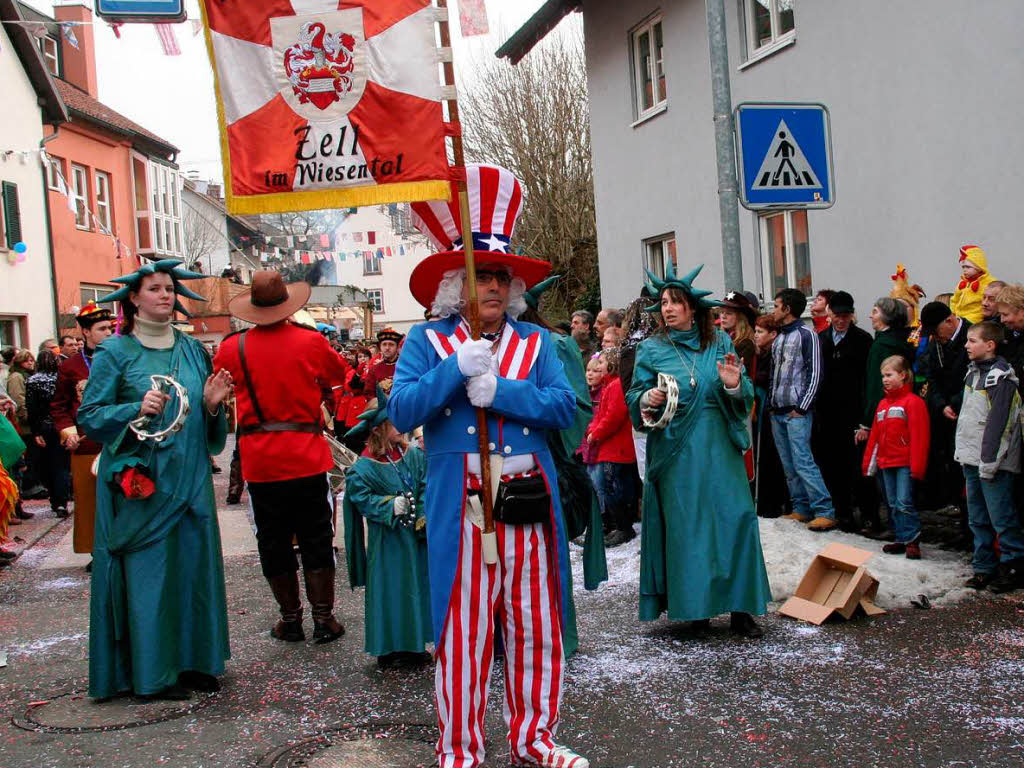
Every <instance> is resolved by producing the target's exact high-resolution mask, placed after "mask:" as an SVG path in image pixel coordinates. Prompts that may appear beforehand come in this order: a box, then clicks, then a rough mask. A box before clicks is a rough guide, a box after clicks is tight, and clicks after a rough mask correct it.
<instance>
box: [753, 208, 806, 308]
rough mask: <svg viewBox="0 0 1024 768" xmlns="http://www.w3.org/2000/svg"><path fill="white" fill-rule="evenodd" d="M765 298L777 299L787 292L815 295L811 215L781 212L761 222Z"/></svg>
mask: <svg viewBox="0 0 1024 768" xmlns="http://www.w3.org/2000/svg"><path fill="white" fill-rule="evenodd" d="M758 226H759V228H760V235H761V267H762V277H763V283H764V294H765V296H766V297H768V298H773V297H774V296H775V294H777V293H778V292H779V291H781V290H782V289H783V288H797V289H799V290H800V291H803V293H804V294H805V295H807V296H810V295H811V292H812V291H811V285H812V283H811V248H810V240H809V238H808V236H807V211H779V212H778V213H769V214H765V215H763V216H760V217H759V218H758Z"/></svg>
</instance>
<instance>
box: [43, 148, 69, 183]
mask: <svg viewBox="0 0 1024 768" xmlns="http://www.w3.org/2000/svg"><path fill="white" fill-rule="evenodd" d="M48 158H49V165H48V166H47V174H46V185H47V186H48V187H49V188H50V189H52V190H53V191H54V192H61V191H62V190H61V179H63V178H67V177H66V176H65V175H64V160H63V159H61V158H59V157H54V156H53V155H49V156H48ZM63 191H64V192H66V191H67V183H66V182H65V184H64V190H63Z"/></svg>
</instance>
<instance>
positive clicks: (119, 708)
mask: <svg viewBox="0 0 1024 768" xmlns="http://www.w3.org/2000/svg"><path fill="white" fill-rule="evenodd" d="M193 696H194V697H193V699H192V700H191V701H142V700H139V699H133V698H131V697H130V696H119V697H118V698H116V699H111V700H110V701H106V702H103V703H102V704H97V703H96V702H95V701H94V700H93V699H91V698H89V696H88V694H87V693H86V692H85V691H75V692H73V693H65V694H62V695H60V696H55V697H54V698H52V699H49V700H47V701H45V702H43V703H36V702H33V703H32V704H31V705H30V706H29V707H28V709H26V710H25V714H24V716H23V717H20V718H18V717H15V718H13V722H14V724H15V725H16V726H18V727H19V728H23V729H25V730H27V731H45V732H50V733H87V732H89V731H121V730H124V729H126V728H138V727H139V726H143V725H150V724H151V723H162V722H164V721H165V720H173V719H174V718H176V717H182V716H184V715H187V714H189V713H190V712H194V711H196V710H197V709H199V708H200V707H202V706H205V705H206V703H207V702H209V701H210V700H211V699H212V698H213V696H211V695H205V696H204V695H201V694H194V695H193Z"/></svg>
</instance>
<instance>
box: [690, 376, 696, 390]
mask: <svg viewBox="0 0 1024 768" xmlns="http://www.w3.org/2000/svg"><path fill="white" fill-rule="evenodd" d="M696 388H697V380H696V379H695V378H693V376H691V377H690V389H696Z"/></svg>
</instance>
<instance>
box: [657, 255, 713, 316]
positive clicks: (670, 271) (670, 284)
mask: <svg viewBox="0 0 1024 768" xmlns="http://www.w3.org/2000/svg"><path fill="white" fill-rule="evenodd" d="M702 269H704V265H703V264H698V265H697V266H696V267H694V268H693V269H692V270H690V271H689V272H688V273H687V274H686V275H684V276H683V277H676V268H675V265H673V264H672V263H671V262H669V264H668V265H667V266H666V267H665V278H664V279H661V278H659V277H658V276H657V275H656V274H654V273H653V272H651V270H649V269H645V270H644V271H645V272H646V273H647V277H648V278H649V279H650V282H649V283H648V284H647V290H649V291H650V292H651V294H652V295H653V296H654V297H655V298H656V299H657V300H658V303H657V304H652V305H651V306H649V307H644V309H646V310H647V311H648V312H660V311H661V292H662V291H664V290H665V289H666V288H678V289H679V290H681V291H682V292H683V293H685V294H686V295H687V296H689V297H691V298H692V299H693V300H694V301H695V302H696V303H697V304H698V305H700V306H701V307H703V308H704V309H711V308H712V307H720V306H722V302H720V301H716V300H714V299H709V298H707V297H708V296H710V295H711V294H712V293H713V291H703V290H700V289H699V288H694V287H693V281H694V279H695V278H696V277H697V275H699V274H700V271H701V270H702Z"/></svg>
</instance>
